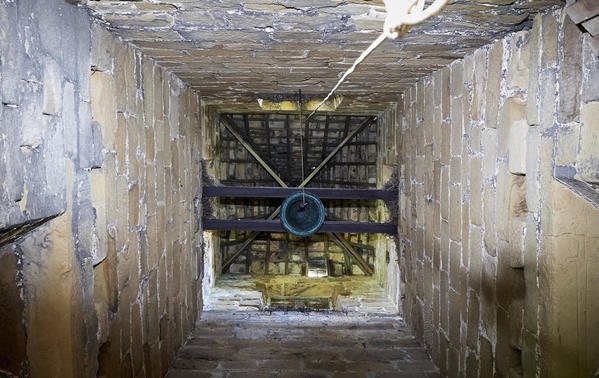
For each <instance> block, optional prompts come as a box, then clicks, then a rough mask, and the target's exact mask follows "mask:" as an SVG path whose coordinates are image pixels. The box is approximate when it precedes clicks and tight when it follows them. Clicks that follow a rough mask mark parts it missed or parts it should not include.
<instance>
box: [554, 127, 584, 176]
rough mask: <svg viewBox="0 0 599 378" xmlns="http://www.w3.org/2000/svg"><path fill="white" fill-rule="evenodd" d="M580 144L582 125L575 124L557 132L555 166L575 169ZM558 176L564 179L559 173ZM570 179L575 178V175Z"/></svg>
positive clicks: (561, 128)
mask: <svg viewBox="0 0 599 378" xmlns="http://www.w3.org/2000/svg"><path fill="white" fill-rule="evenodd" d="M580 142H581V140H580V124H578V123H573V124H570V125H569V126H568V127H560V128H559V129H558V130H557V140H556V143H555V165H556V166H563V167H572V168H573V167H574V165H575V162H576V156H577V154H578V148H579V144H580ZM556 175H557V176H560V177H564V176H563V175H559V174H558V172H556ZM566 177H567V176H566ZM568 178H573V174H572V176H571V177H568Z"/></svg>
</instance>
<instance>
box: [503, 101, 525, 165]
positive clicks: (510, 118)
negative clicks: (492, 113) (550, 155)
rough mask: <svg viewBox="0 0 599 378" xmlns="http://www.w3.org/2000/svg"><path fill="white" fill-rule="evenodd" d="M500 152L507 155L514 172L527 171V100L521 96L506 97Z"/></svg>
mask: <svg viewBox="0 0 599 378" xmlns="http://www.w3.org/2000/svg"><path fill="white" fill-rule="evenodd" d="M499 125H500V126H499V138H498V154H499V156H506V151H507V157H508V162H509V169H510V172H512V173H517V174H525V173H526V135H527V133H528V123H527V122H526V102H525V101H524V100H523V99H522V97H520V96H515V97H510V98H508V99H506V101H505V103H504V104H503V107H502V109H501V114H500V123H499Z"/></svg>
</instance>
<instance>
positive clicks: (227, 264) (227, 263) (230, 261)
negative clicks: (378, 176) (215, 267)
mask: <svg viewBox="0 0 599 378" xmlns="http://www.w3.org/2000/svg"><path fill="white" fill-rule="evenodd" d="M221 119H224V120H225V127H226V126H227V124H228V126H230V129H229V128H227V130H229V131H230V132H231V133H232V134H233V135H234V136H235V133H234V132H235V129H236V125H235V122H233V121H232V120H231V119H230V118H228V117H223V116H221ZM376 120H377V117H375V116H372V117H368V118H367V119H366V120H365V121H364V122H362V123H361V124H360V126H358V128H357V129H356V130H354V131H353V132H352V133H351V134H349V135H348V136H347V137H345V139H343V140H342V141H341V143H340V144H339V145H338V146H337V147H335V149H334V150H333V151H331V153H329V155H328V156H327V157H326V158H325V159H324V160H323V161H322V162H321V163H320V164H319V165H318V167H316V168H315V169H314V170H313V171H312V173H310V175H309V176H308V177H306V178H305V179H304V181H303V182H302V183H301V184H300V185H299V187H300V188H303V187H304V186H306V185H307V184H308V183H309V182H310V181H311V180H312V178H314V176H316V174H318V172H320V170H321V169H322V168H323V167H324V166H325V165H326V164H327V163H328V162H329V161H330V160H331V159H332V158H333V157H334V156H335V155H336V154H337V153H338V152H339V150H341V149H342V148H343V147H344V146H345V145H346V144H347V143H348V142H349V141H350V140H352V139H353V138H354V137H355V136H356V135H358V134H359V133H360V132H362V130H364V129H365V128H366V127H368V126H370V125H371V124H372V123H374V122H376ZM231 130H233V131H231ZM236 138H238V140H239V141H240V143H241V144H242V145H243V146H244V147H245V148H246V149H247V150H248V151H249V152H250V153H251V154H252V156H254V157H255V158H256V160H258V162H260V164H261V165H262V166H263V167H265V168H267V167H268V169H267V171H268V172H269V174H271V176H272V175H274V176H273V177H275V176H276V177H277V178H278V180H277V179H275V180H276V181H277V182H278V183H279V185H281V186H282V187H284V188H286V187H287V184H285V182H283V180H281V178H280V177H279V176H278V175H277V174H276V173H275V172H274V171H273V170H272V169H271V168H270V167H269V166H268V164H267V163H266V162H265V161H264V160H263V159H261V158H260V156H259V155H258V154H257V153H256V150H255V149H253V148H252V146H251V145H250V144H248V143H244V142H242V140H243V138H241V134H239V133H238V132H237V136H236ZM252 152H253V153H252ZM280 212H281V206H279V207H278V208H277V209H276V210H275V211H274V212H273V213H272V214H271V215H270V216H269V217H268V220H272V219H274V218H275V217H277V216H278V215H279V213H280ZM259 234H260V233H259V232H255V233H253V234H252V235H250V237H249V238H248V239H247V240H246V241H245V242H244V243H243V244H242V245H241V246H240V247H239V248H238V249H237V251H235V252H234V253H233V255H231V257H230V258H229V259H228V260H227V261H225V263H224V264H223V266H222V272H223V273H226V272H227V271H228V270H229V267H230V266H231V265H232V264H233V263H234V262H235V261H236V260H237V259H238V258H239V256H240V255H241V254H242V253H243V250H244V249H245V248H247V247H248V246H249V245H250V244H252V242H253V241H254V239H256V237H257V236H258V235H259Z"/></svg>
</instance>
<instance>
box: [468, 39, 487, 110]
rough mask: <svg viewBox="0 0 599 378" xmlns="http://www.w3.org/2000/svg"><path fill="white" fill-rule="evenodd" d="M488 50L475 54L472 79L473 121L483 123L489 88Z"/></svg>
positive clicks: (478, 51) (480, 50)
mask: <svg viewBox="0 0 599 378" xmlns="http://www.w3.org/2000/svg"><path fill="white" fill-rule="evenodd" d="M487 54H488V53H487V50H486V49H478V50H476V51H475V52H474V76H473V79H472V111H471V112H472V120H473V121H481V120H483V116H484V108H485V92H486V88H487Z"/></svg>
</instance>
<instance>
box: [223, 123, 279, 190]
mask: <svg viewBox="0 0 599 378" xmlns="http://www.w3.org/2000/svg"><path fill="white" fill-rule="evenodd" d="M220 119H221V121H223V125H224V126H225V128H226V129H227V130H228V131H229V132H230V133H231V134H233V136H234V137H235V139H237V141H238V142H239V143H241V145H242V146H243V147H245V149H246V150H247V151H248V152H249V153H250V154H251V155H252V156H253V157H254V159H256V160H257V161H258V163H260V165H261V166H262V167H263V168H264V169H266V171H267V172H268V174H270V175H271V176H272V178H273V179H275V181H276V182H277V183H278V184H279V185H281V186H285V187H287V185H286V184H285V182H284V181H283V180H281V178H280V177H279V175H277V173H276V172H275V171H274V170H273V169H272V168H271V166H272V163H271V162H270V161H267V159H263V158H262V157H261V156H260V155H259V154H258V152H256V147H255V146H254V145H253V143H252V142H251V141H250V140H249V136H248V135H245V138H244V135H243V134H242V132H241V131H240V130H239V129H238V128H237V125H236V124H235V121H233V120H232V119H231V117H229V116H226V115H221V117H220ZM246 138H248V140H246Z"/></svg>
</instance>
